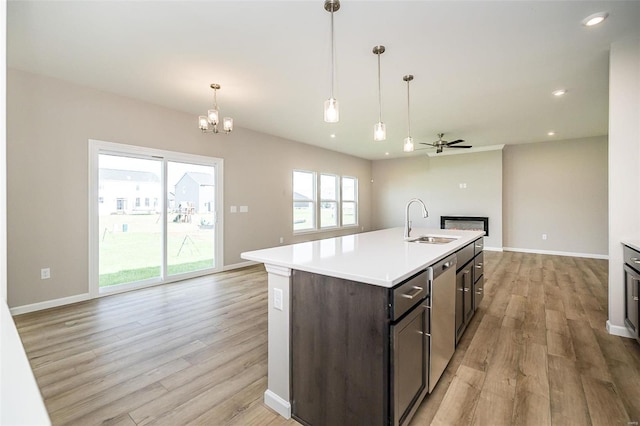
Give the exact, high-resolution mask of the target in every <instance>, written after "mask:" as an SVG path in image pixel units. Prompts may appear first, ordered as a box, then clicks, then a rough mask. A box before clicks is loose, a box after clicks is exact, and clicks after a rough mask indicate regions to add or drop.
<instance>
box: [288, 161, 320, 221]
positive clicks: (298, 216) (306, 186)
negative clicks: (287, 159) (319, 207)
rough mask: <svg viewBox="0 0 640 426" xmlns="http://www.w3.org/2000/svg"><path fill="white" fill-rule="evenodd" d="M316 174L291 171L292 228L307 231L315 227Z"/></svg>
mask: <svg viewBox="0 0 640 426" xmlns="http://www.w3.org/2000/svg"><path fill="white" fill-rule="evenodd" d="M315 180H316V174H315V173H314V172H305V171H299V170H294V171H293V230H294V231H308V230H311V229H315V228H316V215H315V211H316V196H315V193H316V185H315Z"/></svg>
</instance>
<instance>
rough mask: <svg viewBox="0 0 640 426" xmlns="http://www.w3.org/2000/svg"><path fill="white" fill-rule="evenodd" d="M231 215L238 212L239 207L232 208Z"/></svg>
mask: <svg viewBox="0 0 640 426" xmlns="http://www.w3.org/2000/svg"><path fill="white" fill-rule="evenodd" d="M230 211H231V213H236V212H237V211H238V207H237V206H231V210H230Z"/></svg>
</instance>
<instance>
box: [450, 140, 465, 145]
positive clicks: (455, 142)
mask: <svg viewBox="0 0 640 426" xmlns="http://www.w3.org/2000/svg"><path fill="white" fill-rule="evenodd" d="M460 142H464V139H458V140H455V141H452V142H447V145H454V144H457V143H460Z"/></svg>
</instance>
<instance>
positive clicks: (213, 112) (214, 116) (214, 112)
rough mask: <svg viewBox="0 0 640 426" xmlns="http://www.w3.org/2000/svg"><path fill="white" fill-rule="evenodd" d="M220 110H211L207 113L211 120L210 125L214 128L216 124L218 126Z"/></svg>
mask: <svg viewBox="0 0 640 426" xmlns="http://www.w3.org/2000/svg"><path fill="white" fill-rule="evenodd" d="M218 115H219V112H218V109H217V108H216V109H210V110H209V111H207V117H208V118H209V123H211V124H213V125H214V126H215V125H216V124H218Z"/></svg>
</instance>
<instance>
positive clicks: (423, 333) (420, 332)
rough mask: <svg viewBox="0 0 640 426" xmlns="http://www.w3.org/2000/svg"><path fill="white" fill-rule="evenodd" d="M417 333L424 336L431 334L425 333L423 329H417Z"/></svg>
mask: <svg viewBox="0 0 640 426" xmlns="http://www.w3.org/2000/svg"><path fill="white" fill-rule="evenodd" d="M417 333H418V334H421V335H423V336H424V337H431V334H429V333H425V332H424V331H420V330H418V331H417Z"/></svg>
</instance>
